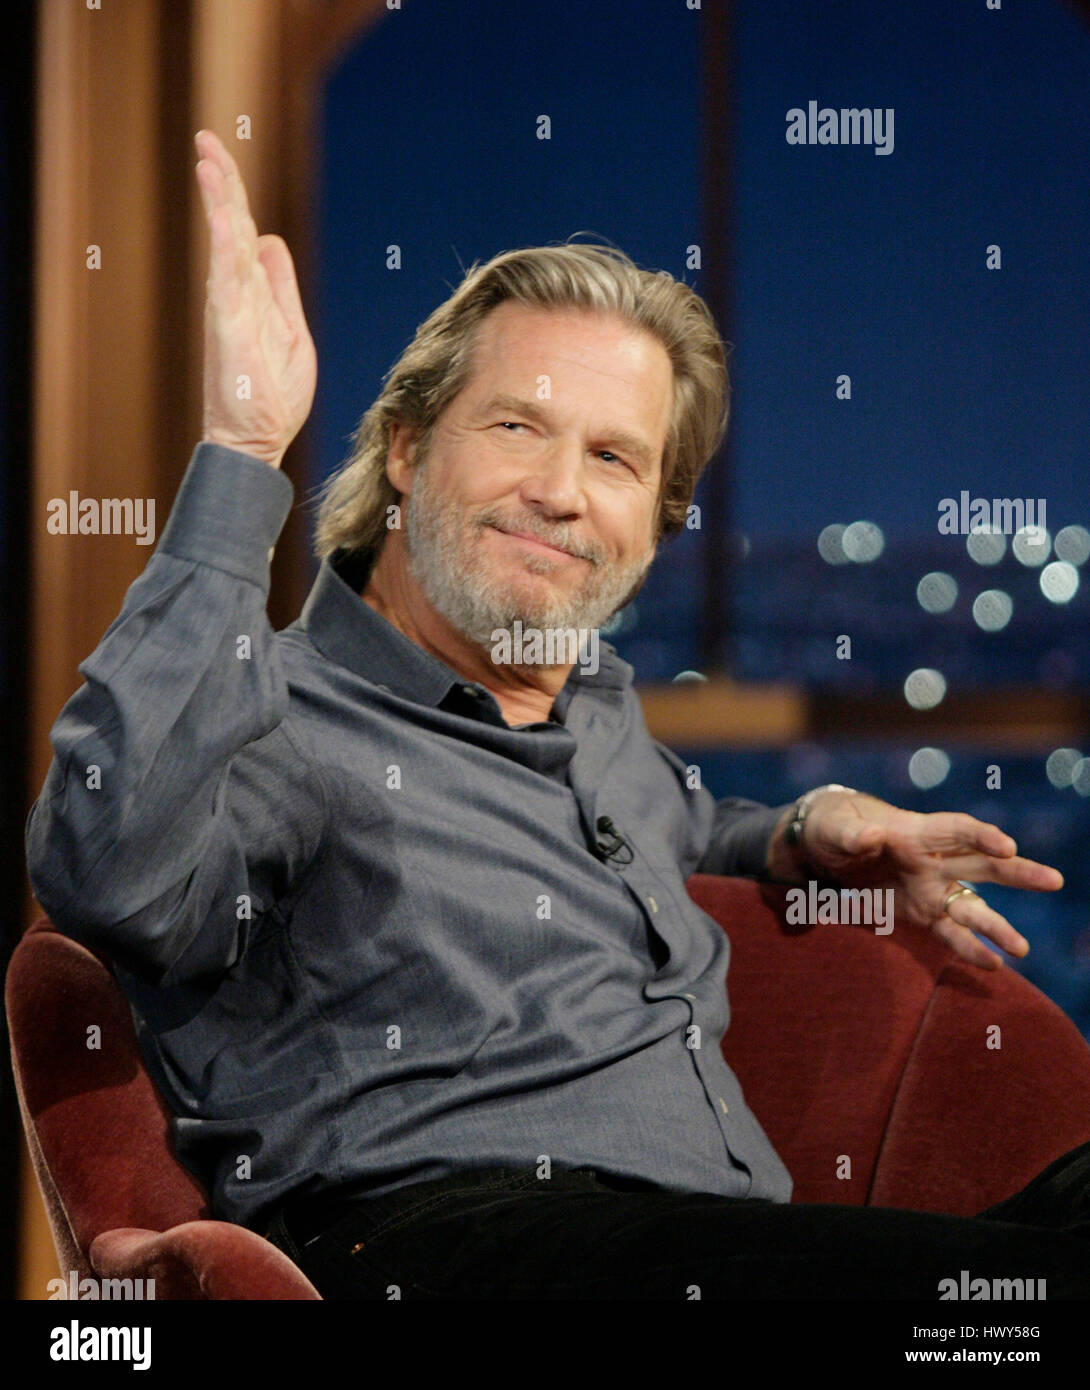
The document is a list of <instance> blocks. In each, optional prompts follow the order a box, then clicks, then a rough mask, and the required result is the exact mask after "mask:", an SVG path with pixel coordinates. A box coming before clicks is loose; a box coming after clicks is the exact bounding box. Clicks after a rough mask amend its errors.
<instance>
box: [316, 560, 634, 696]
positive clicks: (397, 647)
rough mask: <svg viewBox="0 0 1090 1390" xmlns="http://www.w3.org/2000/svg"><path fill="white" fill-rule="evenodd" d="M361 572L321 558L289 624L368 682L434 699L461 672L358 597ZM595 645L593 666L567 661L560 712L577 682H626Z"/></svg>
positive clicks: (620, 666) (617, 663)
mask: <svg viewBox="0 0 1090 1390" xmlns="http://www.w3.org/2000/svg"><path fill="white" fill-rule="evenodd" d="M366 574H367V567H366V566H361V565H360V564H359V562H358V560H357V559H356V558H355V557H352V556H346V555H345V554H344V553H343V552H341V551H337V552H336V553H335V554H334V555H333V556H331V557H328V558H326V559H324V560H323V561H322V563H321V565H320V566H319V569H318V574H317V577H316V578H315V580H314V584H313V586H312V588H311V591H310V593H309V595H308V596H307V601H306V603H305V604H304V605H303V610H302V612H301V613H300V615H299V618H298V621H297V622H296V623H293V624H292V626H293V627H296V628H301V629H302V630H303V631H304V632H306V634H307V636H308V637H309V638H310V640H311V641H312V642H313V644H314V646H315V647H317V649H318V650H319V651H320V652H321V653H322V655H323V656H325V657H327V658H328V659H329V660H330V661H334V662H336V663H337V664H338V665H339V666H344V667H346V668H347V669H348V670H349V671H352V672H354V673H355V674H356V675H358V676H362V677H363V678H364V680H367V681H370V682H371V683H372V684H373V685H377V686H385V687H386V688H387V689H388V690H389V691H390V692H391V693H392V694H395V695H400V696H402V697H403V698H405V699H408V700H413V701H415V702H416V703H417V704H426V705H438V704H439V703H440V702H441V701H442V700H443V699H444V698H445V696H446V695H447V694H448V692H449V691H450V688H451V686H454V685H464V684H465V677H464V676H462V675H460V674H459V673H458V672H457V671H455V670H454V669H453V667H451V666H448V665H447V664H446V662H445V661H441V660H440V659H439V658H438V657H436V656H432V654H431V653H430V652H427V651H425V650H424V648H423V647H421V646H418V645H417V643H416V642H414V641H413V640H412V639H411V638H410V637H407V636H406V635H405V634H404V633H403V632H401V631H400V630H399V629H398V628H396V627H394V625H393V624H392V623H391V622H389V621H388V620H387V619H386V618H384V617H383V616H382V615H381V613H376V611H375V610H374V609H373V608H372V607H371V605H370V604H369V603H364V601H363V599H361V598H360V596H359V591H358V589H357V588H356V587H354V586H355V585H356V584H357V582H358V583H359V585H360V587H361V588H362V586H363V584H364V582H365V580H366ZM345 576H347V578H346V577H345ZM598 648H599V656H598V670H597V671H595V672H593V673H588V672H587V671H586V670H585V668H583V667H581V666H579V665H576V666H573V667H572V669H571V672H570V673H569V675H568V679H567V681H566V682H565V683H564V686H563V688H562V689H561V691H560V694H559V695H558V697H557V708H558V712H559V714H560V715H561V717H563V716H564V714H565V712H566V710H567V707H568V705H569V704H570V703H571V700H572V698H573V696H574V695H575V693H576V692H577V691H578V690H580V689H581V688H592V689H593V688H597V689H601V690H618V691H619V690H623V689H624V687H625V686H626V685H629V684H631V681H632V675H633V671H632V667H631V666H630V665H629V664H628V662H627V661H624V660H623V659H622V658H621V657H619V656H618V655H617V652H616V650H615V649H614V647H613V646H612V645H611V644H610V643H609V642H607V641H605V639H604V638H600V639H599V643H598Z"/></svg>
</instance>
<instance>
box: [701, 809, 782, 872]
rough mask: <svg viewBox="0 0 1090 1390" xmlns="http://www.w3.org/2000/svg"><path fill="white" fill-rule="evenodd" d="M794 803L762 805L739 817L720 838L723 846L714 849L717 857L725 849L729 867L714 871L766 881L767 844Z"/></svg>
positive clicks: (721, 854)
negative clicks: (781, 818) (777, 824)
mask: <svg viewBox="0 0 1090 1390" xmlns="http://www.w3.org/2000/svg"><path fill="white" fill-rule="evenodd" d="M794 804H795V803H794V802H793V801H785V802H784V804H783V805H782V806H762V807H760V809H756V808H755V809H754V810H752V811H750V812H749V813H748V814H747V815H745V816H739V817H738V819H737V820H736V821H734V823H733V824H732V825H730V826H729V827H728V829H727V831H726V834H725V835H724V836H723V839H724V841H725V844H722V845H720V846H717V847H716V848H717V850H718V852H719V856H720V857H722V856H723V852H724V850H725V851H726V852H727V854H728V855H729V864H728V865H727V866H726V867H725V868H724V869H719V870H718V871H717V872H720V873H723V872H726V873H728V874H737V875H740V876H741V877H743V878H759V879H763V880H765V881H766V882H768V881H769V879H768V846H769V841H770V840H771V839H772V832H773V830H775V828H776V822H777V821H778V820H779V819H780V817H781V816H782V815H783V813H784V812H785V811H786V810H788V809H789V808H790V807H792V806H794ZM713 872H716V871H715V870H713Z"/></svg>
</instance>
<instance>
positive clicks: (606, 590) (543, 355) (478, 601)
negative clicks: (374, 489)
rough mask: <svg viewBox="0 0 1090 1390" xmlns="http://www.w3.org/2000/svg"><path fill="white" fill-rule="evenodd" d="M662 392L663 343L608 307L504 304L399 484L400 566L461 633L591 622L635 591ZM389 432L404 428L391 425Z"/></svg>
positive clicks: (660, 444)
mask: <svg viewBox="0 0 1090 1390" xmlns="http://www.w3.org/2000/svg"><path fill="white" fill-rule="evenodd" d="M672 403H673V371H672V368H671V364H670V359H669V356H668V354H667V352H666V349H665V348H664V347H663V346H662V344H661V343H660V342H659V341H658V340H657V339H656V338H654V337H653V336H651V335H650V334H649V333H646V332H644V331H643V330H641V329H637V328H633V327H631V326H630V325H628V324H625V323H623V322H622V321H621V320H619V319H616V318H614V317H601V316H598V315H595V314H591V313H588V312H586V311H583V310H568V309H565V310H541V309H532V308H528V307H526V306H524V305H521V304H515V303H512V302H506V303H504V304H501V305H500V306H499V307H498V308H496V309H494V310H493V311H492V313H491V314H489V316H488V317H487V318H486V319H485V321H484V322H483V323H482V325H481V328H480V334H479V338H478V342H477V347H476V351H475V354H474V365H473V371H472V374H471V377H470V380H469V381H468V383H467V384H466V386H465V387H464V388H463V390H462V391H461V392H460V393H459V394H458V396H456V397H455V399H454V400H453V401H451V403H450V404H449V405H448V406H447V408H446V410H445V411H444V412H443V414H442V415H441V417H440V419H439V421H438V423H437V426H436V430H435V433H434V435H433V438H432V441H431V445H430V448H429V449H428V452H427V455H426V458H425V459H424V460H422V461H421V462H420V463H419V464H418V465H417V466H416V467H414V468H413V467H409V465H408V462H407V460H406V458H405V454H404V450H403V449H402V448H401V446H400V445H399V446H398V447H396V448H394V447H392V448H391V454H390V459H389V460H388V464H387V470H388V472H389V474H390V478H391V481H392V482H393V484H394V486H395V487H397V488H398V490H399V491H401V492H404V493H408V494H409V497H408V501H407V506H406V517H405V528H406V529H405V541H406V548H407V551H408V556H409V567H410V570H411V573H412V576H413V578H414V579H415V581H416V582H417V583H418V584H419V585H420V587H421V589H422V590H423V591H424V594H425V596H426V597H427V599H428V600H429V602H430V603H431V604H432V606H433V607H434V608H435V609H436V610H437V611H438V612H439V613H441V614H442V616H443V617H444V618H445V619H446V620H447V621H448V622H449V623H450V624H451V625H452V626H453V627H454V628H455V629H456V630H458V631H459V632H461V633H463V634H464V635H465V636H466V637H467V638H468V639H469V640H470V641H473V642H476V643H477V644H478V645H481V646H486V645H488V644H489V643H490V642H491V641H492V640H493V633H494V632H495V630H496V629H497V628H508V629H509V628H511V627H512V626H513V624H514V622H515V620H516V619H520V620H521V622H522V625H523V627H524V628H525V627H535V628H541V629H545V628H549V627H552V628H596V627H598V626H599V625H600V624H601V623H603V622H605V621H606V619H607V618H609V617H610V616H611V615H612V614H613V613H614V612H616V610H617V609H618V608H619V607H620V606H622V604H623V603H625V602H626V601H627V600H628V599H629V598H630V597H631V596H632V595H633V594H634V593H635V592H636V590H637V589H638V588H639V585H640V584H641V583H642V581H643V578H644V575H645V574H646V572H647V568H648V566H649V565H650V563H651V560H652V559H653V557H654V553H655V545H654V537H653V534H652V523H653V520H654V516H655V504H656V500H657V497H658V492H659V486H660V483H661V460H662V454H663V449H664V447H665V442H666V434H667V430H668V428H669V422H670V412H671V408H672ZM401 438H402V439H404V438H407V436H401Z"/></svg>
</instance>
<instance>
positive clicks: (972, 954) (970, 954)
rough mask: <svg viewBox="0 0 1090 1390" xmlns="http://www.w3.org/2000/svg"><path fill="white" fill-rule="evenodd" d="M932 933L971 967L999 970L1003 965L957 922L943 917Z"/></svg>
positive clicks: (999, 959) (999, 958)
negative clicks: (977, 966)
mask: <svg viewBox="0 0 1090 1390" xmlns="http://www.w3.org/2000/svg"><path fill="white" fill-rule="evenodd" d="M958 901H959V902H964V901H965V899H964V898H959V899H958ZM931 930H932V932H933V933H934V934H935V936H937V937H938V938H939V939H940V941H945V942H946V944H947V946H949V947H950V948H951V950H953V951H954V952H955V953H956V954H957V955H959V956H960V957H961V959H962V960H967V961H969V962H970V963H971V964H972V965H979V966H980V967H981V968H982V969H984V970H999V969H1000V968H1001V967H1002V965H1003V958H1002V956H997V955H996V953H995V952H994V951H989V950H988V948H987V946H985V945H984V944H983V942H980V941H978V940H977V939H976V937H975V936H974V935H973V934H972V932H971V931H968V930H967V929H966V928H965V927H962V926H959V925H958V923H957V922H954V921H951V920H950V919H948V918H946V917H943V918H941V919H940V920H939V921H937V922H936V923H935V924H934V926H933V927H932V928H931Z"/></svg>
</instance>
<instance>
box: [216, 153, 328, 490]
mask: <svg viewBox="0 0 1090 1390" xmlns="http://www.w3.org/2000/svg"><path fill="white" fill-rule="evenodd" d="M195 140H196V145H197V153H198V154H199V156H200V159H199V161H198V163H197V183H198V184H199V185H200V190H201V198H202V200H203V202H204V210H205V214H206V216H207V218H208V230H209V235H210V238H211V252H210V256H209V268H208V293H207V298H206V300H205V309H204V431H203V435H202V438H203V439H205V440H208V441H210V442H212V443H214V444H225V445H226V446H227V447H228V448H231V449H238V450H240V451H241V452H242V453H245V454H252V455H253V456H254V457H255V458H259V459H264V460H265V462H266V463H269V464H271V465H272V466H273V467H274V468H279V467H280V460H281V459H282V458H283V457H284V451H285V450H286V449H287V447H288V445H289V444H290V443H291V441H292V440H293V439H294V438H295V436H296V435H297V434H298V433H299V430H300V429H301V428H302V425H303V422H304V421H305V420H306V418H307V416H308V415H309V413H310V407H311V405H312V403H313V401H314V389H315V386H316V385H317V380H318V365H317V354H316V353H315V351H314V343H313V341H312V340H311V336H310V332H309V330H308V329H307V323H306V318H305V316H304V314H303V305H302V301H301V299H300V297H299V287H298V285H297V283H296V280H295V267H294V265H293V264H292V259H291V252H290V251H289V250H288V247H287V243H286V242H285V241H284V240H283V238H282V237H278V236H273V235H265V236H258V234H257V227H256V226H255V225H254V219H253V218H252V217H251V216H250V207H249V203H248V202H247V199H246V188H245V185H244V184H243V182H242V177H241V175H240V174H239V171H238V165H237V164H236V163H235V161H234V160H233V159H232V157H231V155H230V154H228V152H227V150H226V148H225V147H224V145H223V142H222V141H221V140H220V139H219V137H218V136H217V135H215V134H213V132H212V131H210V130H199V131H198V132H197V134H196V136H195ZM243 378H244V380H240V379H243Z"/></svg>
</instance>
